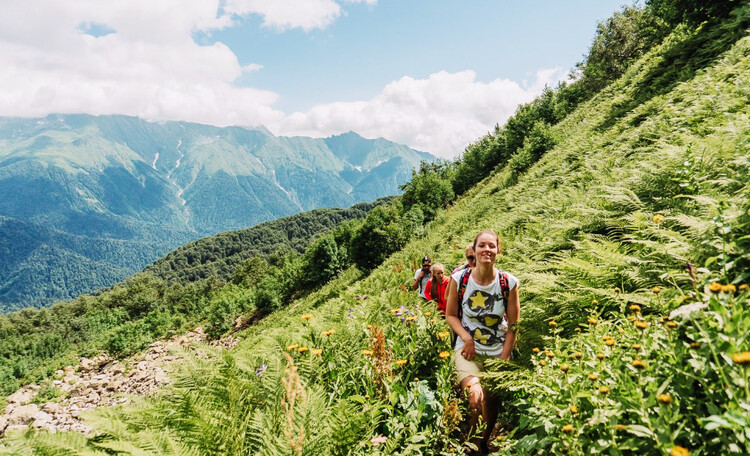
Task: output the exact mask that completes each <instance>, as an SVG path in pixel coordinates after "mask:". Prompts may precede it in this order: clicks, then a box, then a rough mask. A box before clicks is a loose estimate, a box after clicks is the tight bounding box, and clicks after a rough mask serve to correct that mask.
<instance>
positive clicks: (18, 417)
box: [8, 404, 39, 426]
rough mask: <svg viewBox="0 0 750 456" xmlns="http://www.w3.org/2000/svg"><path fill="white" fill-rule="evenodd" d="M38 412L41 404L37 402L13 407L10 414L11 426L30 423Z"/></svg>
mask: <svg viewBox="0 0 750 456" xmlns="http://www.w3.org/2000/svg"><path fill="white" fill-rule="evenodd" d="M38 412H39V406H38V405H36V404H28V405H22V406H20V407H16V408H15V409H13V412H12V413H11V414H10V416H8V424H9V425H10V426H14V425H19V424H21V425H26V424H29V423H30V422H31V420H32V419H33V418H34V415H36V414H37V413H38Z"/></svg>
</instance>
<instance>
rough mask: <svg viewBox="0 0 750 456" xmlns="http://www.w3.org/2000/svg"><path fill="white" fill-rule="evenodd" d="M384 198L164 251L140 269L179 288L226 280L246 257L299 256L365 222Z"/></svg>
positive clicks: (296, 216) (314, 213) (224, 234)
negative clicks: (350, 224)
mask: <svg viewBox="0 0 750 456" xmlns="http://www.w3.org/2000/svg"><path fill="white" fill-rule="evenodd" d="M389 199H390V198H381V199H380V200H378V201H376V202H374V203H360V204H355V205H354V206H352V207H350V208H348V209H316V210H314V211H309V212H303V213H301V214H297V215H292V216H289V217H283V218H280V219H277V220H273V221H270V222H265V223H261V224H259V225H256V226H253V227H251V228H247V229H244V230H238V231H228V232H226V233H221V234H217V235H216V236H210V237H207V238H203V239H199V240H197V241H194V242H190V243H188V244H185V245H184V246H182V247H180V248H178V249H176V250H174V251H172V252H170V253H168V254H167V255H165V256H164V257H162V258H160V259H158V260H156V261H155V262H154V263H153V264H152V265H149V266H147V267H146V268H145V269H144V271H145V272H148V273H151V274H153V275H155V276H157V277H159V278H161V279H164V280H166V281H167V282H175V281H179V282H181V283H183V284H184V283H187V282H194V281H196V280H199V279H205V278H208V277H215V278H217V279H220V280H224V281H229V280H231V278H232V276H233V275H234V273H235V271H236V270H237V267H238V266H240V265H242V264H243V263H245V261H247V260H249V259H250V258H253V257H262V258H266V259H269V258H281V257H284V256H286V255H288V254H289V253H290V252H297V253H300V254H301V253H304V251H305V249H306V248H307V246H308V245H309V244H310V243H311V242H312V241H313V240H315V239H316V238H317V237H320V236H322V235H324V234H326V233H327V232H328V231H330V230H331V229H333V228H334V227H336V226H338V225H340V224H342V223H344V222H346V221H348V220H357V219H362V218H364V217H365V216H366V215H367V212H369V211H370V210H372V208H373V207H375V206H377V205H380V204H384V203H385V202H386V201H388V200H389Z"/></svg>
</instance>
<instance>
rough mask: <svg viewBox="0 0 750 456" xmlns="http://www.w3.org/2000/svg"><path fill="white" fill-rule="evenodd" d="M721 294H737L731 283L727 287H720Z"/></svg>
mask: <svg viewBox="0 0 750 456" xmlns="http://www.w3.org/2000/svg"><path fill="white" fill-rule="evenodd" d="M721 292H722V293H732V294H734V293H736V292H737V287H736V286H735V285H734V284H733V283H730V284H729V285H722V286H721Z"/></svg>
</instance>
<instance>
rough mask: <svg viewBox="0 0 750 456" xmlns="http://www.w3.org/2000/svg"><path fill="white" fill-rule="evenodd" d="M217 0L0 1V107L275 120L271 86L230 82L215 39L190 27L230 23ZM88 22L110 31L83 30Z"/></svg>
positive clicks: (224, 50) (227, 60)
mask: <svg viewBox="0 0 750 456" xmlns="http://www.w3.org/2000/svg"><path fill="white" fill-rule="evenodd" d="M219 3H220V0H201V1H191V2H184V1H182V0H129V1H128V2H100V1H98V0H67V1H65V2H58V1H56V0H24V1H23V2H0V87H2V88H3V90H2V91H0V115H2V116H29V117H31V116H43V115H46V114H49V113H54V112H61V113H76V112H86V113H91V114H113V113H120V114H129V115H136V116H140V117H143V118H146V119H151V120H168V119H175V120H178V119H179V120H187V121H193V122H203V123H212V124H215V125H230V124H247V123H248V119H252V122H253V123H254V124H261V123H268V122H273V121H278V120H279V119H280V118H281V117H282V116H283V114H282V113H281V112H279V111H277V110H274V109H273V108H272V107H271V106H272V105H273V103H274V102H275V101H276V99H277V98H278V96H277V95H276V94H275V93H272V92H268V91H263V90H257V89H253V88H241V87H237V86H235V85H234V84H233V83H234V81H235V80H236V79H237V78H238V77H239V76H240V75H241V74H243V73H247V72H250V71H257V70H259V69H261V68H262V66H261V65H258V64H248V65H244V66H242V65H240V63H239V61H238V59H237V56H236V55H235V54H234V53H233V52H232V50H231V49H229V48H228V47H227V46H226V45H224V44H222V43H215V44H212V45H208V46H201V45H198V44H197V43H196V42H195V41H194V40H193V37H192V34H193V33H194V32H196V31H200V30H207V31H210V30H215V29H221V28H224V27H227V26H229V25H230V24H231V20H230V17H229V16H228V15H226V14H219ZM93 25H96V26H97V27H99V28H101V29H103V30H106V31H107V32H110V31H111V32H112V33H108V34H104V35H102V36H99V37H96V36H92V35H90V34H87V31H89V30H91V29H92V27H93Z"/></svg>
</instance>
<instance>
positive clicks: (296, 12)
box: [224, 0, 341, 31]
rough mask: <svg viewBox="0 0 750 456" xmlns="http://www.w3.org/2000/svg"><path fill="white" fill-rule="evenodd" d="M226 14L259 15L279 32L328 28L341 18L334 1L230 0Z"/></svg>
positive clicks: (338, 8)
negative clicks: (294, 29)
mask: <svg viewBox="0 0 750 456" xmlns="http://www.w3.org/2000/svg"><path fill="white" fill-rule="evenodd" d="M224 11H226V12H227V13H231V14H236V15H238V16H247V15H250V14H258V15H260V16H262V17H263V25H264V26H266V27H272V28H276V29H279V30H287V29H292V28H301V29H303V30H305V31H310V30H312V29H316V28H320V29H323V28H326V27H328V26H329V25H330V24H332V23H333V21H335V20H336V18H338V17H339V16H340V15H341V6H339V4H338V3H336V2H335V1H333V0H272V1H268V0H227V3H226V4H225V5H224Z"/></svg>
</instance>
